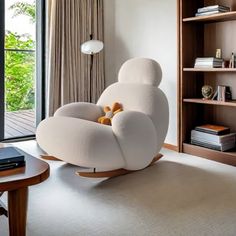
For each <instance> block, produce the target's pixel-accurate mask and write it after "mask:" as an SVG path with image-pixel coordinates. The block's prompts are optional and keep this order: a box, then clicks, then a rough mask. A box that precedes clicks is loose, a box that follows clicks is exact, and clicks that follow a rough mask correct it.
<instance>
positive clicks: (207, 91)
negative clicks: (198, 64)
mask: <svg viewBox="0 0 236 236" xmlns="http://www.w3.org/2000/svg"><path fill="white" fill-rule="evenodd" d="M213 94H214V90H213V88H212V87H211V86H210V85H204V86H203V87H202V96H203V99H207V100H209V99H211V98H212V96H213Z"/></svg>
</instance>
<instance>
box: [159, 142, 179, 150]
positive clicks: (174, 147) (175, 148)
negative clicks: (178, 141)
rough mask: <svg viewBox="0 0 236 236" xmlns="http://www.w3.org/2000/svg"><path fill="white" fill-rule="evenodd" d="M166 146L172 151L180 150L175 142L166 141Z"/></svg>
mask: <svg viewBox="0 0 236 236" xmlns="http://www.w3.org/2000/svg"><path fill="white" fill-rule="evenodd" d="M163 147H164V148H167V149H170V150H172V151H175V152H178V151H179V150H178V146H176V145H173V144H169V143H164V145H163Z"/></svg>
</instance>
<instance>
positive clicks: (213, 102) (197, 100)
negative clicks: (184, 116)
mask: <svg viewBox="0 0 236 236" xmlns="http://www.w3.org/2000/svg"><path fill="white" fill-rule="evenodd" d="M183 101H184V102H189V103H199V104H206V105H217V106H229V107H236V101H228V102H220V101H216V100H203V99H201V98H185V99H183Z"/></svg>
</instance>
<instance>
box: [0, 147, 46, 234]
mask: <svg viewBox="0 0 236 236" xmlns="http://www.w3.org/2000/svg"><path fill="white" fill-rule="evenodd" d="M20 151H21V150H20ZM21 152H22V153H23V154H24V155H25V160H26V165H25V167H21V168H16V169H12V170H6V171H0V196H1V193H2V192H5V191H8V210H6V209H5V206H4V204H3V203H2V202H1V201H0V215H1V214H4V215H6V216H8V219H9V231H10V236H25V234H26V219H27V200H28V187H29V186H31V185H35V184H39V183H41V182H43V181H44V180H46V179H47V178H48V177H49V165H48V164H47V163H46V162H44V161H42V160H40V159H37V158H35V157H32V156H30V155H29V154H27V153H25V152H23V151H21ZM0 235H1V232H0Z"/></svg>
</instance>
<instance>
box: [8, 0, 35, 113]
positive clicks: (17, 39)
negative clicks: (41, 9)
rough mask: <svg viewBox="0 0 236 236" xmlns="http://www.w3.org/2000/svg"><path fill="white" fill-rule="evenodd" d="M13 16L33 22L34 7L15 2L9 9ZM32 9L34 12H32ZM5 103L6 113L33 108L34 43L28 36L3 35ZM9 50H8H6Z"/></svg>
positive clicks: (9, 33) (11, 33) (10, 33)
mask: <svg viewBox="0 0 236 236" xmlns="http://www.w3.org/2000/svg"><path fill="white" fill-rule="evenodd" d="M10 9H12V10H14V16H17V15H21V14H24V15H27V16H30V21H31V22H34V21H35V5H34V4H28V3H24V2H17V3H15V4H14V5H12V6H11V7H10ZM33 9H34V11H33ZM5 49H7V50H6V51H5V103H6V111H18V110H28V109H33V108H34V91H35V89H34V77H35V53H34V51H33V52H32V51H27V52H26V51H13V50H11V49H17V50H35V41H34V40H33V39H32V38H31V36H30V35H18V34H17V33H13V32H10V31H7V32H6V34H5ZM8 49H10V50H8Z"/></svg>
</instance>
